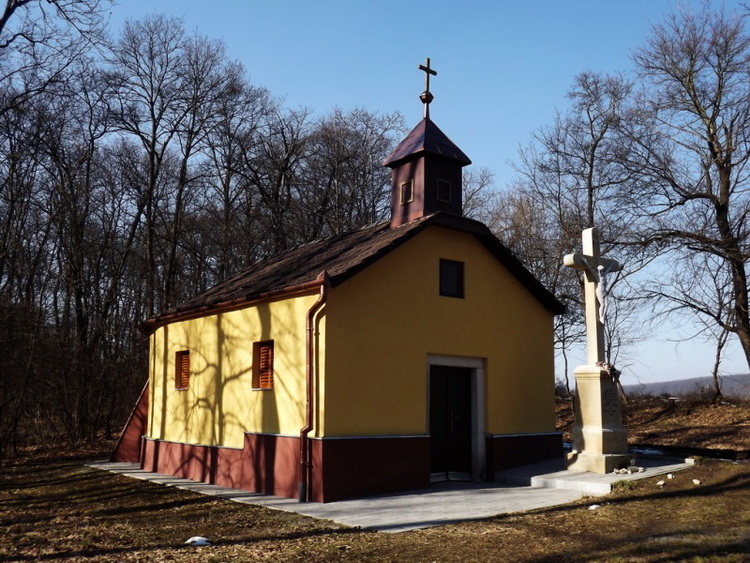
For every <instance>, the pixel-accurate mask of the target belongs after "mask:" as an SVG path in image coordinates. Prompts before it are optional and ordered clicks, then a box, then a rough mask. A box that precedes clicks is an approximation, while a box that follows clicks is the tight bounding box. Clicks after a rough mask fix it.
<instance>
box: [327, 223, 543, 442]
mask: <svg viewBox="0 0 750 563" xmlns="http://www.w3.org/2000/svg"><path fill="white" fill-rule="evenodd" d="M441 258H443V259H448V260H456V261H460V262H463V263H464V279H465V298H464V299H458V298H452V297H443V296H440V295H439V275H438V273H439V260H440V259H441ZM326 318H327V329H326V334H327V347H326V350H327V355H326V374H325V384H326V392H325V416H324V420H323V428H322V430H321V431H322V433H323V434H324V435H326V436H352V435H413V434H416V435H423V434H426V433H427V432H428V422H427V408H428V405H427V355H428V354H438V355H447V356H469V357H475V358H483V359H485V389H486V391H485V412H486V426H485V428H486V432H488V433H490V434H516V433H541V432H554V431H555V414H554V350H553V315H552V313H551V312H550V311H549V310H547V309H545V308H544V307H543V306H542V305H541V304H540V303H539V302H538V301H537V300H536V299H535V298H534V297H533V296H532V295H531V294H530V293H529V292H528V291H527V290H526V289H525V288H523V287H522V286H521V284H520V282H519V281H518V280H517V279H516V278H515V277H513V276H512V275H511V274H510V273H509V272H508V271H507V270H506V269H505V268H504V267H503V266H502V265H501V264H500V263H499V262H498V261H497V259H495V258H494V257H493V256H492V255H491V254H490V253H489V251H487V249H486V248H485V247H484V246H483V245H482V244H481V243H480V242H479V241H478V240H477V239H476V238H475V237H474V236H472V235H470V234H466V233H461V232H457V231H451V230H447V229H444V228H438V227H432V228H429V229H427V230H425V231H424V232H422V233H420V234H419V235H417V236H416V237H415V238H413V239H411V240H410V241H408V242H406V243H404V244H403V245H402V246H401V247H399V248H397V249H396V250H394V251H392V252H391V253H389V254H388V255H386V256H385V257H383V258H381V259H380V260H378V261H377V262H376V263H374V264H373V265H371V266H369V267H368V268H366V269H365V270H363V271H362V272H360V273H359V274H357V275H356V276H354V277H353V278H351V279H349V280H347V281H346V282H344V283H343V284H342V285H341V286H338V287H336V288H334V289H333V290H332V291H331V294H330V297H329V299H328V303H327V305H326Z"/></svg>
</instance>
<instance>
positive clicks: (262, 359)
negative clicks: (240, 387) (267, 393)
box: [253, 340, 273, 389]
mask: <svg viewBox="0 0 750 563" xmlns="http://www.w3.org/2000/svg"><path fill="white" fill-rule="evenodd" d="M253 389H273V340H267V341H265V342H254V343H253Z"/></svg>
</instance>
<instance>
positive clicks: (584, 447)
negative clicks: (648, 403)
mask: <svg viewBox="0 0 750 563" xmlns="http://www.w3.org/2000/svg"><path fill="white" fill-rule="evenodd" d="M574 374H575V378H576V399H577V400H576V423H575V426H574V428H573V451H572V452H571V453H569V454H567V456H566V458H567V466H568V469H569V470H571V471H591V472H594V473H610V472H611V471H613V470H615V469H619V468H621V467H627V466H628V465H629V464H630V461H631V459H632V456H630V455H629V454H628V440H627V435H626V433H625V428H623V426H622V414H621V411H620V396H619V394H618V390H617V385H616V384H615V382H614V381H612V377H611V376H610V375H609V374H608V373H607V372H603V371H602V370H601V369H600V368H599V367H598V366H579V367H577V368H576V369H575V371H574Z"/></svg>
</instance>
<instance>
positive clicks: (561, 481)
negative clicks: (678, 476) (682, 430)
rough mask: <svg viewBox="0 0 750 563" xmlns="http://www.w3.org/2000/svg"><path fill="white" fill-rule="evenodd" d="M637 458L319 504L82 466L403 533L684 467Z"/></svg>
mask: <svg viewBox="0 0 750 563" xmlns="http://www.w3.org/2000/svg"><path fill="white" fill-rule="evenodd" d="M638 463H639V465H640V466H642V467H645V468H646V471H645V472H644V473H634V474H632V475H597V474H593V473H577V472H569V471H565V469H564V468H563V462H562V460H554V461H550V462H545V463H541V464H535V465H530V466H525V467H521V468H518V469H514V470H510V471H507V472H505V473H504V474H503V479H502V482H498V483H459V482H447V483H438V484H435V485H432V486H431V487H429V488H428V489H421V490H416V491H409V492H405V493H398V494H392V495H382V496H376V497H367V498H361V499H354V500H344V501H339V502H330V503H325V504H319V503H300V502H297V501H296V500H293V499H287V498H280V497H274V496H270V495H263V494H260V493H252V492H249V491H241V490H238V489H230V488H227V487H218V486H216V485H208V484H205V483H199V482H196V481H190V480H188V479H180V478H178V477H172V476H169V475H161V474H159V473H151V472H148V471H144V470H142V469H140V468H139V467H138V464H136V463H112V462H95V463H90V464H88V465H89V467H94V468H98V469H103V470H106V471H111V472H113V473H119V474H121V475H126V476H128V477H133V478H136V479H143V480H146V481H151V482H154V483H159V484H162V485H168V486H171V487H177V488H179V489H185V490H189V491H194V492H198V493H202V494H207V495H212V496H216V497H220V498H224V499H228V500H232V501H235V502H244V503H248V504H255V505H259V506H264V507H267V508H272V509H276V510H286V511H288V512H296V513H298V514H304V515H305V516H312V517H313V518H322V519H327V520H333V521H334V522H337V523H339V524H344V525H347V526H358V527H361V528H365V529H370V530H378V531H383V532H405V531H407V530H414V529H418V528H427V527H429V526H439V525H442V524H449V523H452V522H462V521H466V520H476V519H481V518H488V517H490V516H495V515H496V514H505V513H510V512H523V511H527V510H534V509H536V508H546V507H551V506H557V505H561V504H566V503H569V502H572V501H575V500H578V499H579V498H581V497H583V496H587V495H592V496H596V495H603V494H607V493H609V492H610V491H611V487H612V483H614V482H616V481H623V480H634V479H644V478H647V477H654V476H656V475H660V474H665V473H670V472H675V471H679V470H680V469H685V468H686V467H688V465H687V464H686V463H679V462H677V461H675V460H664V459H656V458H654V459H644V460H639V461H638Z"/></svg>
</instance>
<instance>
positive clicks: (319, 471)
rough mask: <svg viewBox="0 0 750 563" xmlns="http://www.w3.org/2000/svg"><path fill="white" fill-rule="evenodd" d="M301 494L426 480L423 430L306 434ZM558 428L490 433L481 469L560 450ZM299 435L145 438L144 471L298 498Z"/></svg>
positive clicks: (363, 492)
mask: <svg viewBox="0 0 750 563" xmlns="http://www.w3.org/2000/svg"><path fill="white" fill-rule="evenodd" d="M309 444H310V456H309V457H310V459H311V467H310V468H309V481H308V483H309V484H308V489H307V500H310V501H315V502H332V501H337V500H344V499H350V498H357V497H363V496H368V495H375V494H383V493H391V492H397V491H406V490H413V489H420V488H425V487H428V486H429V479H430V439H429V437H428V436H416V437H384V438H366V437H365V438H328V439H311V440H310V441H309ZM562 454H563V451H562V437H561V435H560V434H540V435H526V436H490V437H488V438H487V475H488V478H489V479H490V480H491V479H492V477H493V476H494V474H495V472H497V471H500V470H502V469H507V468H510V467H516V466H518V465H525V464H528V463H535V462H537V461H542V460H546V459H550V458H553V457H555V456H560V457H561V456H562ZM299 463H300V451H299V438H296V437H287V436H273V435H268V434H246V435H245V443H244V446H243V447H242V449H231V448H222V447H215V446H194V445H190V444H180V443H175V442H164V441H161V440H150V439H144V445H143V458H142V462H141V467H142V468H143V469H146V470H147V471H154V472H157V473H165V474H167V475H174V476H176V477H183V478H186V479H192V480H194V481H202V482H205V483H211V484H215V485H221V486H224V487H232V488H236V489H243V490H247V491H253V492H257V493H263V494H270V495H275V496H281V497H287V498H298V495H299V481H300V478H299V476H300V467H299Z"/></svg>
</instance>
